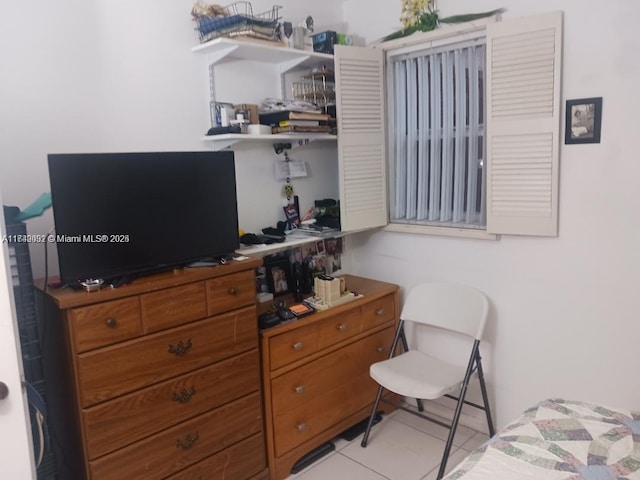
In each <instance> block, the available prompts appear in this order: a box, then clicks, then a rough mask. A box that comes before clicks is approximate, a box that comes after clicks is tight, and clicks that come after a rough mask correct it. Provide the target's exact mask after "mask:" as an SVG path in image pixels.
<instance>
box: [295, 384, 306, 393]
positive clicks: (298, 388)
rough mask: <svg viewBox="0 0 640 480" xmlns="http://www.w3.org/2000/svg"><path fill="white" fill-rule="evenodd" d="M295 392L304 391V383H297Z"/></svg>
mask: <svg viewBox="0 0 640 480" xmlns="http://www.w3.org/2000/svg"><path fill="white" fill-rule="evenodd" d="M294 390H295V391H296V393H302V392H304V385H298V386H297V387H296V388H295V389H294Z"/></svg>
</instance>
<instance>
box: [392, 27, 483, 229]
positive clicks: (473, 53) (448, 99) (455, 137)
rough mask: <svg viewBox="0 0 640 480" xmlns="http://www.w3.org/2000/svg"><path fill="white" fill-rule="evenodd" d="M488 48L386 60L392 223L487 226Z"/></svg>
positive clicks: (477, 44)
mask: <svg viewBox="0 0 640 480" xmlns="http://www.w3.org/2000/svg"><path fill="white" fill-rule="evenodd" d="M485 48H486V47H485V39H484V37H481V38H477V39H472V40H466V41H464V42H460V43H455V44H449V45H445V46H439V47H437V48H434V47H433V46H430V47H429V48H426V49H425V48H424V47H423V48H422V49H421V50H416V51H413V52H408V53H399V54H396V55H393V54H391V55H389V56H388V57H387V58H388V62H387V72H388V74H387V78H388V79H389V80H390V84H391V85H390V90H389V99H390V103H391V104H392V105H393V108H392V109H390V113H389V120H390V121H389V125H388V128H389V143H390V147H389V153H390V154H391V161H390V170H391V173H392V177H393V179H392V181H391V184H390V221H391V223H407V224H419V225H436V226H438V225H439V226H455V227H461V228H480V229H483V228H485V225H486V211H485V208H486V206H485V198H486V195H485V185H486V173H485V171H486V169H485V162H484V158H485V151H486V149H485V144H486V142H485V93H484V83H485V58H486V51H485Z"/></svg>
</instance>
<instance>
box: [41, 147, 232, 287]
mask: <svg viewBox="0 0 640 480" xmlns="http://www.w3.org/2000/svg"><path fill="white" fill-rule="evenodd" d="M48 163H49V180H50V183H51V197H52V203H53V215H54V223H55V237H56V243H57V249H58V261H59V267H60V279H61V281H62V283H63V284H68V285H77V284H78V282H81V281H84V280H87V279H93V280H96V279H103V280H105V281H108V280H113V279H116V278H123V277H127V276H132V275H136V274H141V273H146V272H152V271H157V270H161V269H164V268H168V267H171V266H176V265H181V264H188V263H191V262H194V261H200V260H209V259H215V258H219V257H222V256H226V255H229V254H231V253H233V251H234V250H235V249H237V248H238V244H239V240H238V210H237V199H236V178H235V164H234V156H233V152H159V153H89V154H78V153H74V154H50V155H48Z"/></svg>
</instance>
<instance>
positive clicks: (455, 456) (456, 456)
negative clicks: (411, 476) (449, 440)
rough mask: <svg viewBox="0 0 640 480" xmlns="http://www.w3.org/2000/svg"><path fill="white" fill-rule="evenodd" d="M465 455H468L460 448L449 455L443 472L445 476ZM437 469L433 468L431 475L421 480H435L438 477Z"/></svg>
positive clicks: (438, 467)
mask: <svg viewBox="0 0 640 480" xmlns="http://www.w3.org/2000/svg"><path fill="white" fill-rule="evenodd" d="M467 455H469V452H467V451H466V450H463V449H462V448H459V449H457V450H456V451H455V452H452V453H451V455H449V460H448V461H447V468H446V469H445V471H444V473H445V475H446V474H447V473H449V472H450V471H451V470H453V469H454V468H455V467H456V466H457V465H458V464H459V463H460V462H461V461H462V460H464V459H465V458H466V457H467ZM439 469H440V465H437V466H436V468H434V469H433V470H432V471H431V473H429V475H427V476H426V477H424V478H423V479H422V480H436V478H437V477H438V470H439Z"/></svg>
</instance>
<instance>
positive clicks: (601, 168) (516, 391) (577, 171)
mask: <svg viewBox="0 0 640 480" xmlns="http://www.w3.org/2000/svg"><path fill="white" fill-rule="evenodd" d="M439 5H440V9H441V12H442V14H443V15H444V16H447V15H452V14H458V13H472V12H479V11H486V10H491V9H494V8H497V7H501V6H505V7H507V8H508V11H507V12H506V13H505V14H504V19H505V20H508V19H509V18H513V17H519V16H524V15H529V14H535V13H543V12H548V11H555V10H563V11H564V14H565V16H564V52H563V53H564V61H563V87H562V95H563V98H562V101H563V105H564V100H566V99H575V98H584V97H599V96H602V97H603V123H602V141H601V143H600V144H597V145H567V146H565V145H562V146H561V174H560V234H559V237H558V238H534V237H503V238H502V239H500V240H499V241H481V240H464V239H452V238H437V237H428V236H420V235H411V234H397V233H389V232H377V233H369V234H362V235H359V236H358V237H354V238H350V239H349V240H350V242H349V244H348V245H349V247H350V248H349V253H350V255H349V256H348V257H347V258H348V259H349V260H350V261H351V262H352V263H351V264H350V267H351V268H350V269H351V271H352V272H354V273H358V274H362V275H365V276H371V277H376V278H382V279H386V280H389V281H393V282H396V283H399V284H400V285H401V286H402V287H403V288H404V289H405V290H406V289H407V288H410V287H411V286H413V285H415V284H416V283H418V282H421V281H428V280H448V281H458V282H463V283H467V284H470V285H474V286H476V287H478V288H480V289H481V290H484V291H485V292H486V293H487V294H488V296H489V297H490V299H491V302H492V305H493V308H492V315H491V321H490V324H489V335H488V336H489V338H488V342H487V344H485V349H484V354H485V355H484V356H485V360H486V361H487V365H486V366H485V367H486V368H485V370H486V373H487V377H488V380H489V383H490V389H491V395H492V398H493V404H494V409H495V412H496V414H497V419H498V424H500V425H504V423H505V422H506V421H508V420H510V419H511V418H513V417H515V416H516V415H517V414H518V413H519V412H520V411H522V410H523V409H525V408H526V407H528V406H530V405H532V404H534V403H535V402H537V401H539V400H541V399H544V398H547V397H565V398H571V399H581V400H591V401H597V402H602V403H605V404H610V405H612V406H620V407H626V408H635V409H639V408H640V388H638V356H637V352H638V339H639V338H640V321H638V312H639V311H640V295H638V292H637V289H638V287H639V286H640V251H639V249H638V245H640V222H639V219H640V216H639V214H638V205H640V188H638V178H640V162H638V160H637V158H636V157H637V154H636V152H637V149H638V147H637V139H638V132H637V120H636V117H637V112H638V111H640V97H639V96H638V92H637V85H638V84H639V83H640V68H639V65H640V64H639V63H638V62H637V59H636V57H637V55H636V52H637V51H638V49H639V47H640V41H639V40H638V38H639V37H638V36H637V33H636V30H637V25H636V23H637V19H638V18H640V5H639V4H638V3H637V2H634V1H632V0H615V1H611V2H599V3H598V2H590V3H588V6H586V4H585V2H583V1H578V0H565V1H560V2H557V1H551V0H541V1H538V2H529V1H524V0H512V1H510V2H502V3H500V2H498V3H496V2H495V1H493V0H492V1H488V0H473V1H471V0H456V1H449V0H441V1H440V2H439ZM365 10H366V11H367V12H368V15H367V17H366V18H365V17H363V16H362V15H361V12H362V11H365ZM343 12H344V17H345V21H346V22H347V25H348V28H349V31H356V30H357V31H359V32H360V33H361V34H362V35H363V36H364V37H366V38H367V39H368V40H369V41H374V40H376V39H378V38H380V37H382V36H384V35H386V34H388V33H390V32H391V31H393V30H395V29H396V28H398V25H399V22H398V17H399V15H400V2H399V1H398V2H383V1H381V0H378V1H370V0H366V1H365V0H347V1H345V6H344V10H343ZM562 135H564V131H563V133H562Z"/></svg>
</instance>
